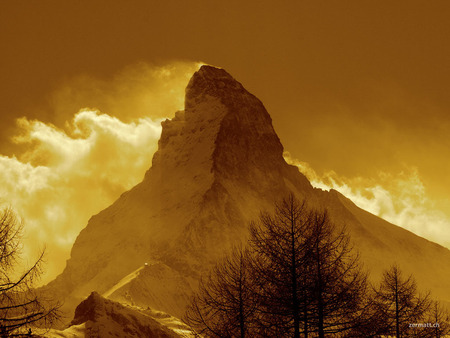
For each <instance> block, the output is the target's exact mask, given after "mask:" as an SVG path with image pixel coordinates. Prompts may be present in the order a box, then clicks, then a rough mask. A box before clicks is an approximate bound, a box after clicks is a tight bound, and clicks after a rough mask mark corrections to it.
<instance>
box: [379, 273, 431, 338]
mask: <svg viewBox="0 0 450 338" xmlns="http://www.w3.org/2000/svg"><path fill="white" fill-rule="evenodd" d="M375 293H376V295H375V301H376V303H375V306H376V307H377V309H378V313H379V314H380V316H381V318H382V320H383V327H384V332H383V333H384V334H385V335H390V336H395V337H397V338H400V337H402V336H409V334H410V333H413V331H414V328H411V327H410V324H415V323H422V322H423V321H424V319H425V315H426V312H427V310H428V309H429V307H430V301H429V296H428V294H425V295H421V294H419V293H418V291H417V285H416V282H415V280H414V278H413V277H412V276H409V277H408V278H406V279H405V278H404V277H403V275H402V272H401V270H400V269H399V267H398V266H396V265H394V266H392V267H391V268H390V269H389V270H387V271H385V272H384V273H383V279H382V281H381V283H380V287H379V288H378V289H377V290H375Z"/></svg>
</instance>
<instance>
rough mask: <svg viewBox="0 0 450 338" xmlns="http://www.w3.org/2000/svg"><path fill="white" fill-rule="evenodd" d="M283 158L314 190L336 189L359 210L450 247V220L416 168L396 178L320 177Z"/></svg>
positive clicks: (387, 175) (382, 175)
mask: <svg viewBox="0 0 450 338" xmlns="http://www.w3.org/2000/svg"><path fill="white" fill-rule="evenodd" d="M284 157H285V159H286V161H287V162H288V163H290V164H293V165H295V166H297V167H298V168H299V170H300V171H301V172H302V173H303V174H305V176H306V177H307V178H308V179H309V180H310V182H311V184H312V185H313V186H314V187H316V188H320V189H323V190H330V189H334V190H337V191H339V192H340V193H342V194H343V195H345V196H346V197H348V198H350V199H351V200H352V201H353V202H354V203H355V204H356V205H358V206H359V207H360V208H362V209H365V210H367V211H369V212H371V213H373V214H375V215H377V216H379V217H381V218H383V219H385V220H387V221H389V222H391V223H394V224H396V225H399V226H401V227H403V228H405V229H407V230H409V231H412V232H414V233H415V234H417V235H419V236H422V237H425V238H427V239H429V240H431V241H434V242H436V243H439V244H441V245H443V246H446V247H449V248H450V232H449V229H450V218H449V217H448V216H447V215H446V214H445V213H444V212H442V211H440V210H438V209H437V208H436V206H435V205H434V203H433V201H432V200H431V199H430V198H429V197H428V195H427V191H426V189H425V186H424V184H423V182H422V180H421V178H420V175H419V172H418V169H417V168H408V169H405V170H404V171H402V172H399V173H397V174H396V175H393V174H391V173H383V172H380V173H379V174H378V176H377V177H375V178H363V177H352V178H347V177H343V176H339V175H338V174H337V173H336V172H334V171H328V172H325V173H323V174H322V175H319V174H317V172H316V171H315V170H314V169H313V168H312V167H311V166H310V165H309V164H308V163H306V162H301V161H298V160H296V159H293V158H292V157H291V156H290V154H289V153H288V152H286V153H285V154H284Z"/></svg>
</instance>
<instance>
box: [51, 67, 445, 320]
mask: <svg viewBox="0 0 450 338" xmlns="http://www.w3.org/2000/svg"><path fill="white" fill-rule="evenodd" d="M162 126H163V130H162V135H161V139H160V141H159V147H158V151H157V152H156V153H155V155H154V157H153V163H152V167H151V168H150V170H149V171H148V172H147V173H146V175H145V178H144V180H143V182H142V183H140V184H138V185H137V186H136V187H134V188H133V189H131V190H130V191H128V192H126V193H124V194H123V195H122V196H121V197H120V198H119V199H118V200H117V201H116V202H115V203H114V204H113V205H111V206H110V207H109V208H107V209H105V210H103V211H102V212H100V213H99V214H98V215H95V216H93V217H92V218H91V219H90V221H89V223H88V225H87V226H86V228H85V229H84V230H83V231H81V233H80V235H79V236H78V238H77V240H76V242H75V244H74V246H73V248H72V252H71V258H70V260H69V261H68V262H67V266H66V269H65V270H64V272H63V273H62V274H61V275H60V276H59V277H58V278H57V279H56V280H55V281H54V282H52V283H51V284H50V285H49V286H48V288H49V289H51V290H53V292H54V294H56V295H58V297H60V298H62V299H65V300H66V304H68V306H69V307H70V306H73V307H74V306H75V305H76V304H78V303H79V302H80V301H81V300H82V299H84V298H85V297H87V296H88V295H89V294H90V293H91V291H93V290H96V291H98V292H99V293H101V294H103V293H105V292H106V293H108V294H109V296H110V297H111V298H114V299H118V300H121V301H129V302H134V303H135V304H139V305H141V306H145V305H146V304H147V305H149V306H151V307H153V308H155V309H158V310H163V311H166V312H168V313H170V314H172V315H175V316H176V317H181V316H182V314H183V311H184V308H185V306H186V303H187V300H188V297H189V295H190V294H191V292H192V290H194V289H195V288H196V283H197V281H198V278H199V277H200V276H201V275H202V274H203V273H205V272H206V271H207V270H208V269H209V268H210V266H211V265H212V264H213V263H214V262H215V261H216V259H217V258H218V257H220V256H221V255H222V254H223V253H224V251H226V250H227V249H228V248H230V247H231V246H232V245H233V244H236V243H237V242H239V241H242V240H245V239H246V237H247V225H248V223H249V221H251V220H253V219H255V218H256V217H258V214H259V212H260V210H266V211H270V210H271V209H272V208H273V204H274V202H275V201H277V200H279V199H280V198H282V197H285V196H286V195H287V194H288V193H289V192H292V193H294V194H295V195H296V196H297V197H298V198H305V199H307V200H308V202H309V203H310V204H311V205H316V206H322V207H327V208H328V209H329V211H330V214H331V217H332V218H333V220H334V221H335V222H336V223H338V224H345V225H346V226H347V229H348V231H349V232H350V234H351V236H352V238H353V240H354V243H355V247H356V248H357V249H359V251H360V252H361V257H362V259H363V261H364V262H365V263H366V267H367V268H368V269H369V270H370V271H371V275H372V278H373V279H377V278H378V276H379V274H380V273H381V271H382V269H384V268H387V267H388V266H389V265H390V264H392V263H394V262H397V263H398V264H399V265H400V266H401V267H402V268H403V269H404V270H405V272H406V273H413V274H414V276H415V277H416V279H417V280H418V283H419V287H421V288H423V289H430V290H431V291H432V292H433V294H434V295H435V296H437V297H439V298H441V299H444V300H450V291H449V290H448V280H450V251H449V250H447V249H445V248H443V247H441V246H439V245H437V244H435V243H432V242H429V241H427V240H425V239H423V238H420V237H418V236H416V235H414V234H412V233H410V232H408V231H406V230H404V229H402V228H399V227H397V226H395V225H392V224H390V223H388V222H386V221H384V220H382V219H380V218H378V217H376V216H373V215H371V214H369V213H367V212H365V211H363V210H361V209H359V208H358V207H356V206H355V205H354V204H353V203H352V202H351V201H349V200H347V199H346V198H345V197H344V196H342V195H341V194H339V193H337V192H336V191H331V192H324V191H322V190H319V189H314V188H313V187H312V186H311V184H310V183H309V182H308V180H307V179H306V178H305V176H304V175H302V174H301V173H300V172H299V171H298V169H297V168H296V167H293V166H290V165H288V164H287V163H286V162H285V160H284V159H283V156H282V154H283V146H282V145H281V143H280V140H279V138H278V136H277V135H276V133H275V131H274V129H273V127H272V122H271V118H270V116H269V114H268V113H267V111H266V109H265V108H264V106H263V104H262V103H261V102H260V101H259V100H258V99H257V98H256V97H255V96H253V95H252V94H250V93H249V92H248V91H246V90H245V89H244V87H243V86H242V85H241V84H240V83H239V82H237V81H236V80H234V79H233V78H232V77H231V76H230V75H229V74H228V73H227V72H225V71H224V70H222V69H218V68H215V67H211V66H202V67H201V68H200V70H199V71H198V72H196V73H195V74H194V75H193V77H192V79H191V81H190V82H189V85H188V87H187V88H186V100H185V110H184V111H180V112H177V113H176V115H175V117H174V118H173V119H172V120H166V121H164V122H163V123H162ZM304 146H305V147H307V145H304ZM145 262H148V263H149V265H148V268H145V269H142V270H139V271H138V272H137V273H136V274H134V275H133V273H134V272H136V271H137V270H138V269H139V268H140V267H141V266H142V265H143V264H144V263H145ZM130 274H131V275H130ZM126 276H128V277H127V278H128V279H127V278H125V277H126ZM130 276H131V277H132V278H131V277H130ZM124 278H125V279H124ZM121 280H122V282H123V283H122V286H120V287H117V283H118V282H119V281H121ZM115 287H117V289H114V288H115Z"/></svg>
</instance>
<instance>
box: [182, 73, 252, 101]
mask: <svg viewBox="0 0 450 338" xmlns="http://www.w3.org/2000/svg"><path fill="white" fill-rule="evenodd" d="M244 92H245V89H244V87H243V86H242V84H240V83H239V82H238V81H236V80H235V79H234V78H233V77H232V76H231V75H230V74H228V73H227V72H226V71H225V70H224V69H222V68H217V67H213V66H208V65H203V66H201V67H200V69H199V70H198V71H197V72H195V73H194V75H193V76H192V78H191V80H190V81H189V84H188V86H187V87H186V99H185V107H186V108H191V107H193V106H195V105H196V104H197V103H198V102H199V101H200V100H201V99H202V97H204V96H205V95H208V96H212V97H219V98H225V97H227V96H229V95H230V94H233V93H234V94H237V93H244Z"/></svg>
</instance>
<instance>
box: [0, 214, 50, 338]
mask: <svg viewBox="0 0 450 338" xmlns="http://www.w3.org/2000/svg"><path fill="white" fill-rule="evenodd" d="M22 229H23V222H22V221H21V220H19V219H18V218H17V217H16V215H15V213H14V212H13V211H12V210H11V209H10V208H7V209H4V210H2V211H0V336H1V337H10V336H20V335H23V334H24V332H27V333H29V332H31V330H32V327H43V326H47V325H48V324H49V323H51V322H53V321H54V320H55V319H56V318H57V317H58V311H57V309H58V305H56V304H53V305H49V304H50V302H49V301H48V300H47V299H44V297H43V295H38V294H37V292H36V290H35V289H33V286H34V282H35V281H36V279H37V278H38V277H39V276H40V275H41V273H42V262H43V256H44V252H43V251H42V252H41V254H40V255H39V257H38V259H37V260H36V262H35V263H34V264H33V265H32V266H31V267H29V268H28V269H26V270H25V271H24V272H22V273H17V272H16V266H17V265H18V263H19V258H20V253H21V239H22Z"/></svg>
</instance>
